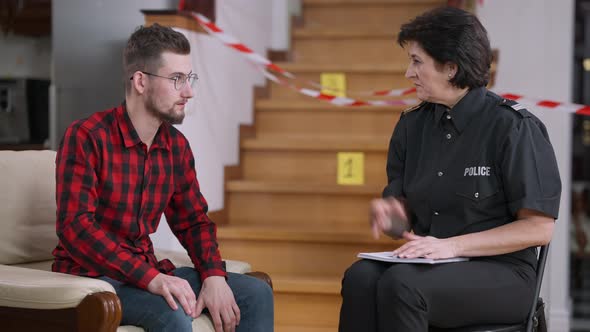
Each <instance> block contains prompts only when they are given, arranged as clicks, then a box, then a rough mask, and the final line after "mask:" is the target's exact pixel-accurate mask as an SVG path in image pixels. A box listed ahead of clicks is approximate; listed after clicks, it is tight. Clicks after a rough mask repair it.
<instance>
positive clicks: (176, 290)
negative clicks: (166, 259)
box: [147, 273, 198, 318]
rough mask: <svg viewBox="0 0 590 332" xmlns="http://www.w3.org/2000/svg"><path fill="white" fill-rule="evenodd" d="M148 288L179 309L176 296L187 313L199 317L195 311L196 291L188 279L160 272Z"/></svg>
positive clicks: (173, 307) (171, 306)
mask: <svg viewBox="0 0 590 332" xmlns="http://www.w3.org/2000/svg"><path fill="white" fill-rule="evenodd" d="M147 290H148V291H149V292H150V293H152V294H158V295H160V296H162V297H163V298H164V299H165V300H166V302H168V305H169V306H170V308H172V309H173V310H177V309H178V305H176V301H174V298H176V299H177V300H178V302H179V303H180V305H181V306H182V308H183V309H184V312H185V313H186V314H187V315H189V316H191V317H193V318H197V317H198V314H197V313H196V311H195V305H196V302H197V300H196V297H195V292H193V289H192V288H191V286H190V285H189V283H188V281H186V280H184V279H181V278H178V277H175V276H169V275H167V274H163V273H160V274H158V275H157V276H156V277H155V278H154V279H152V281H150V283H149V284H148V286H147Z"/></svg>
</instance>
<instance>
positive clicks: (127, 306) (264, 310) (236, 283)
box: [99, 267, 274, 332]
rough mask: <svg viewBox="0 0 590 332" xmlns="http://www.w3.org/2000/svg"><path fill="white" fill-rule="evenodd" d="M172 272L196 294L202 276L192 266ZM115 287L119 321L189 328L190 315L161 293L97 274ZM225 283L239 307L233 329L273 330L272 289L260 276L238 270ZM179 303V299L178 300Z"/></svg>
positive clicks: (185, 331)
mask: <svg viewBox="0 0 590 332" xmlns="http://www.w3.org/2000/svg"><path fill="white" fill-rule="evenodd" d="M174 275H175V276H177V277H179V278H182V279H185V280H186V281H188V283H189V284H190V285H191V287H192V288H193V291H194V292H195V295H196V296H197V297H198V296H199V293H200V290H201V278H200V276H199V274H198V273H197V272H196V271H195V269H193V268H190V267H181V268H177V269H176V270H174ZM99 279H102V280H104V281H106V282H108V283H110V284H111V285H113V287H114V288H115V291H116V292H117V296H119V299H120V300H121V306H122V307H123V318H122V320H121V325H135V326H141V327H142V328H143V329H144V330H146V331H148V332H168V331H170V332H191V331H192V326H191V325H192V320H193V319H192V317H190V316H189V315H187V314H186V313H185V312H184V309H182V306H181V305H180V304H179V305H178V310H176V311H174V310H172V308H170V306H169V305H168V303H167V302H166V300H164V298H163V297H161V296H160V295H155V294H152V293H150V292H148V291H146V290H143V289H139V288H137V287H135V286H131V285H128V284H124V283H122V282H120V281H116V280H113V279H111V278H108V277H104V276H103V277H100V278H99ZM227 283H228V285H229V287H230V288H231V290H232V292H233V293H234V297H235V299H236V303H237V304H238V307H240V316H241V318H240V325H239V326H238V327H237V328H236V331H239V332H245V331H251V332H267V331H268V332H272V331H273V324H274V317H273V316H274V312H273V293H272V290H271V288H270V287H269V286H268V284H267V283H266V282H264V281H262V280H260V279H257V278H254V277H251V276H248V275H245V274H238V273H231V272H228V273H227ZM177 303H178V302H177Z"/></svg>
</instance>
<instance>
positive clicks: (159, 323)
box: [148, 302, 193, 332]
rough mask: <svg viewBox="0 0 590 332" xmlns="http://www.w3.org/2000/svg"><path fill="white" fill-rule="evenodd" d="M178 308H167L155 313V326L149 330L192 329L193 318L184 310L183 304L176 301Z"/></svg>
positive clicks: (188, 330)
mask: <svg viewBox="0 0 590 332" xmlns="http://www.w3.org/2000/svg"><path fill="white" fill-rule="evenodd" d="M176 304H177V305H178V309H176V310H173V309H172V308H167V309H166V310H164V311H162V312H159V313H154V319H153V326H151V328H148V330H151V329H153V330H156V331H183V332H184V331H186V332H190V331H192V323H193V319H192V317H191V316H189V315H187V314H186V313H185V312H184V309H183V308H182V306H181V305H180V304H179V303H178V302H176Z"/></svg>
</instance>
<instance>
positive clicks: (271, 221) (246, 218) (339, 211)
mask: <svg viewBox="0 0 590 332" xmlns="http://www.w3.org/2000/svg"><path fill="white" fill-rule="evenodd" d="M383 187H384V185H374V184H371V185H361V186H339V185H337V184H336V180H335V179H334V183H333V184H327V183H306V182H299V183H281V182H262V181H247V180H242V181H230V182H227V183H226V192H227V197H228V200H227V202H226V209H227V215H228V220H230V222H231V223H232V224H234V225H244V226H245V225H265V226H270V225H272V226H286V225H290V224H291V225H299V226H301V227H317V226H326V227H348V226H350V227H364V226H365V225H367V223H368V219H367V218H368V209H369V205H370V203H371V200H372V199H374V198H377V197H380V196H381V192H382V190H383Z"/></svg>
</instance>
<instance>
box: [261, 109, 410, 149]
mask: <svg viewBox="0 0 590 332" xmlns="http://www.w3.org/2000/svg"><path fill="white" fill-rule="evenodd" d="M321 102H322V101H318V103H321ZM327 107H329V110H328V111H315V110H311V111H292V110H280V109H279V110H276V111H261V112H258V113H257V115H256V134H257V135H260V136H264V135H269V136H282V137H285V136H305V137H310V135H314V136H336V137H343V138H344V139H346V140H350V138H351V137H355V136H363V137H367V138H368V137H373V138H377V139H382V138H383V137H388V138H389V137H391V133H392V132H393V128H394V127H395V124H396V123H397V121H398V120H399V116H400V112H394V111H391V112H390V111H358V112H349V111H344V112H339V110H338V108H336V107H332V106H329V105H328V106H327Z"/></svg>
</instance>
